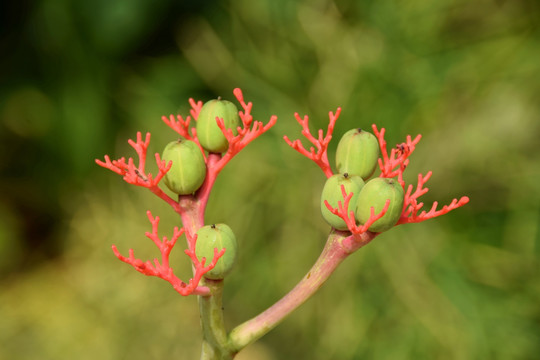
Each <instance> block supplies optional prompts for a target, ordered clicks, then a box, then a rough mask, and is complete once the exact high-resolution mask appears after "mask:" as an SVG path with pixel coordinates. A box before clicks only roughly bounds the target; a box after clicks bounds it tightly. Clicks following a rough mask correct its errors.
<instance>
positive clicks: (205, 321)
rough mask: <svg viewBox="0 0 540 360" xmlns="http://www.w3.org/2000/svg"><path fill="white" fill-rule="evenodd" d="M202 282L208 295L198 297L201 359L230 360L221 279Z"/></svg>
mask: <svg viewBox="0 0 540 360" xmlns="http://www.w3.org/2000/svg"><path fill="white" fill-rule="evenodd" d="M202 283H203V284H201V285H203V286H207V287H208V288H209V289H210V295H209V296H199V297H198V300H199V310H200V313H201V327H202V331H203V343H202V350H201V360H231V359H232V358H233V355H232V353H231V351H230V350H229V346H228V339H227V331H226V330H225V322H224V320H223V306H222V296H223V280H217V281H214V280H209V279H204V280H203V281H202Z"/></svg>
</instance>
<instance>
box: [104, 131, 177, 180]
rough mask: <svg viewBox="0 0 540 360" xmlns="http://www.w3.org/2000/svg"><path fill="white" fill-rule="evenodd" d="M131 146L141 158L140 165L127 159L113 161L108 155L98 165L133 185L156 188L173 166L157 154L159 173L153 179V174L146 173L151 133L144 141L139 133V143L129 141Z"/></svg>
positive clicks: (147, 134) (131, 159)
mask: <svg viewBox="0 0 540 360" xmlns="http://www.w3.org/2000/svg"><path fill="white" fill-rule="evenodd" d="M128 143H129V145H131V146H132V147H133V148H134V149H135V151H136V152H137V155H138V156H139V165H138V166H135V163H134V160H133V158H129V159H128V161H127V162H126V159H125V158H123V157H122V158H120V159H118V160H112V161H111V159H110V158H109V156H108V155H105V161H104V162H103V161H101V160H97V159H96V163H97V164H98V165H100V166H103V167H104V168H107V169H109V170H112V171H114V172H115V173H117V174H119V175H122V176H123V177H124V180H125V181H126V182H127V183H129V184H132V185H137V186H143V187H146V188H150V187H154V186H156V185H157V184H158V183H159V182H160V181H161V179H162V178H163V176H165V174H166V173H167V171H169V169H170V168H171V165H172V163H171V164H165V161H162V160H161V158H160V156H159V154H156V163H157V165H158V168H159V172H158V174H157V176H156V177H153V176H152V174H150V173H148V174H147V173H146V171H145V169H144V168H145V165H146V151H147V150H148V145H149V144H150V133H146V138H145V140H144V141H143V140H142V135H141V133H140V132H137V141H136V142H135V141H133V140H131V139H129V140H128Z"/></svg>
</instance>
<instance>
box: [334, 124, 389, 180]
mask: <svg viewBox="0 0 540 360" xmlns="http://www.w3.org/2000/svg"><path fill="white" fill-rule="evenodd" d="M378 158H379V143H378V141H377V138H376V137H375V135H373V134H372V133H370V132H368V131H364V130H362V129H352V130H349V131H347V132H346V133H345V134H344V135H343V136H342V137H341V139H340V140H339V143H338V146H337V150H336V167H337V171H338V172H339V173H341V174H344V173H348V174H349V175H358V176H360V177H361V178H362V179H364V180H367V179H369V177H370V176H371V175H373V172H374V171H375V168H376V167H377V163H378Z"/></svg>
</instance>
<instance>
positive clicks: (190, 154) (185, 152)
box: [161, 138, 206, 195]
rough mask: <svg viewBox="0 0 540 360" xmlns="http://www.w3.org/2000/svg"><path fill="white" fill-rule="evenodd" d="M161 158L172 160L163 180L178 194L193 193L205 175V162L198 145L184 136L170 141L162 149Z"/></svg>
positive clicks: (167, 160)
mask: <svg viewBox="0 0 540 360" xmlns="http://www.w3.org/2000/svg"><path fill="white" fill-rule="evenodd" d="M161 158H162V160H165V162H166V163H168V162H169V161H172V166H171V168H170V170H169V171H168V172H167V173H166V174H165V177H164V178H163V181H164V182H165V185H167V187H168V188H169V189H171V191H173V192H175V193H177V194H178V195H187V194H193V193H194V192H195V191H197V189H198V188H200V187H201V185H202V183H203V182H204V178H205V177H206V164H205V162H204V157H203V154H202V152H201V149H200V148H199V146H198V145H197V144H196V143H195V142H193V141H191V140H187V139H184V138H180V139H178V141H172V142H170V143H169V144H167V146H166V147H165V150H163V155H162V156H161Z"/></svg>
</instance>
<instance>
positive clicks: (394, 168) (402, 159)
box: [371, 124, 422, 187]
mask: <svg viewBox="0 0 540 360" xmlns="http://www.w3.org/2000/svg"><path fill="white" fill-rule="evenodd" d="M371 127H372V128H373V132H374V133H375V136H376V137H377V139H378V140H379V147H380V149H381V156H382V157H381V158H379V168H380V169H381V175H380V176H381V177H386V178H393V177H396V176H397V177H398V181H399V183H400V184H401V186H403V187H404V186H405V181H404V180H403V172H404V171H405V169H406V168H407V165H408V164H409V156H411V154H412V153H413V151H414V149H415V147H416V144H418V142H419V141H420V139H421V138H422V135H417V136H416V137H415V138H414V140H413V139H412V138H411V136H410V135H407V140H406V142H404V143H401V144H398V145H396V147H395V148H393V149H392V150H391V151H390V155H388V150H387V149H386V140H384V132H385V129H384V128H382V129H381V131H379V130H378V129H377V126H376V125H375V124H373V125H372V126H371Z"/></svg>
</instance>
